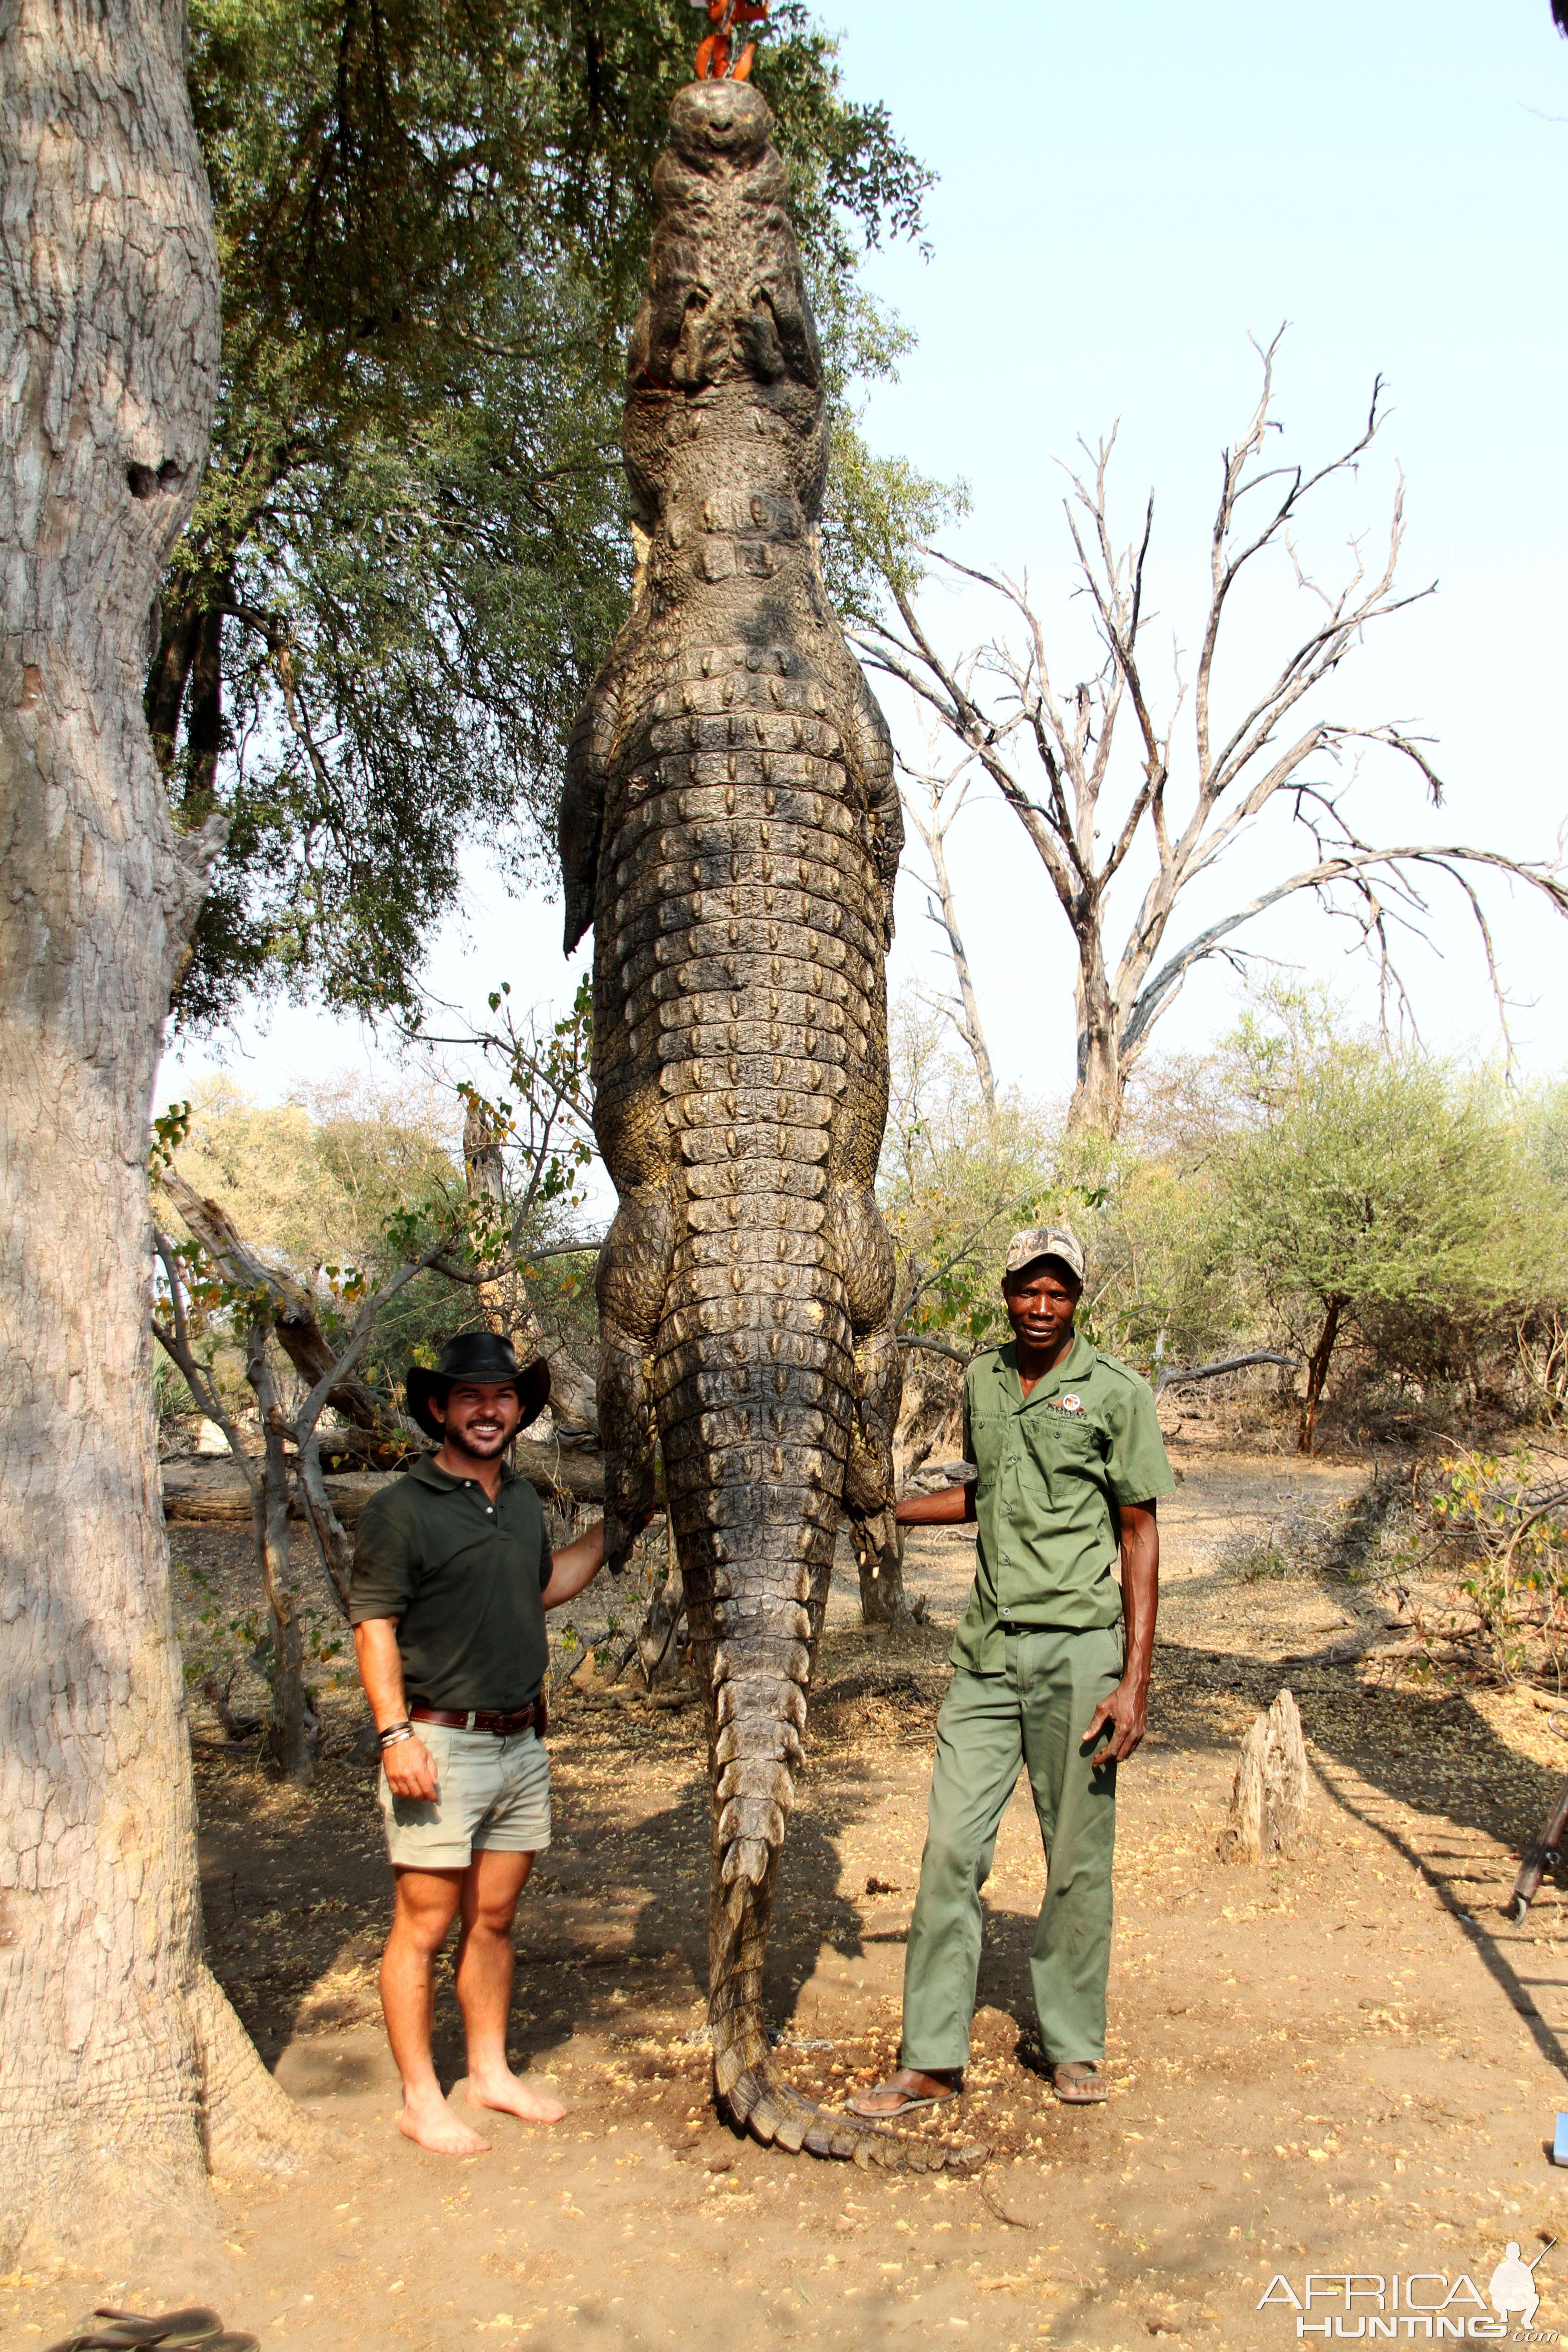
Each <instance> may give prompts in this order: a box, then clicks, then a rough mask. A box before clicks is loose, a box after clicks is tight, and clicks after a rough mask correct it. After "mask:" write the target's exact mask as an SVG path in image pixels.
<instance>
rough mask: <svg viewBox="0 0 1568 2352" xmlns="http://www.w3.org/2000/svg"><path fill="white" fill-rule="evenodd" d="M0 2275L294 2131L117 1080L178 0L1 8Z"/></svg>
mask: <svg viewBox="0 0 1568 2352" xmlns="http://www.w3.org/2000/svg"><path fill="white" fill-rule="evenodd" d="M0 69H3V75H4V79H3V83H0V157H3V161H4V167H5V210H4V215H3V218H0V382H3V383H5V388H6V399H5V410H4V419H3V423H0V540H3V541H4V543H5V549H6V574H5V604H4V610H3V617H0V838H3V841H4V856H5V886H6V887H5V896H4V898H0V1073H3V1076H0V1164H3V1167H4V1179H3V1181H4V1187H5V1191H4V1199H5V1222H4V1229H3V1233H0V1622H3V1623H4V1626H5V1676H4V1680H3V1683H0V1797H3V1811H4V1815H5V1825H6V1827H5V1839H4V1843H3V1845H0V2269H5V2268H9V2267H10V2266H11V2265H12V2263H14V2262H16V2259H17V2258H18V2255H19V2254H20V2253H21V2252H23V2251H24V2250H25V2251H26V2252H27V2253H28V2254H39V2253H42V2252H47V2249H48V2248H49V2247H50V2246H51V2244H52V2245H59V2246H73V2245H74V2246H76V2247H78V2248H79V2249H81V2250H82V2251H84V2252H96V2253H97V2254H99V2255H100V2256H101V2255H103V2254H105V2253H107V2252H110V2251H111V2250H113V2249H116V2248H120V2247H126V2246H129V2245H131V2244H132V2243H135V2244H139V2246H140V2250H141V2252H142V2254H143V2255H145V2254H146V2252H147V2251H148V2247H149V2245H150V2243H151V2242H152V2240H153V2237H154V2236H155V2235H156V2234H157V2233H158V2232H159V2231H161V2230H163V2229H167V2228H168V2227H170V2226H171V2225H172V2226H174V2228H176V2229H181V2228H189V2226H190V2225H191V2224H192V2222H193V2221H195V2222H198V2223H200V2222H202V2221H205V2191H204V2189H203V2178H204V2170H203V2158H204V2143H205V2146H206V2147H207V2149H208V2151H209V2152H211V2153H213V2154H214V2155H215V2156H218V2155H219V2151H220V2150H221V2155H220V2156H219V2160H221V2162H222V2163H223V2165H224V2168H228V2167H229V2166H230V2165H231V2164H233V2163H234V2162H235V2161H236V2160H237V2158H243V2157H244V2156H245V2155H246V2154H247V2153H251V2154H254V2153H255V2152H257V2151H258V2149H259V2148H260V2147H262V2145H263V2144H264V2143H266V2142H267V2141H268V2140H269V2139H272V2138H274V2137H277V2138H281V2139H286V2138H287V2137H289V2135H290V2134H292V2133H294V2132H296V2131H297V2130H298V2126H297V2125H295V2123H294V2122H293V2113H292V2110H291V2109H289V2106H288V2105H287V2102H285V2101H284V2100H283V2099H282V2096H281V2094H280V2093H279V2092H278V2091H277V2090H276V2088H275V2086H274V2085H273V2084H271V2082H270V2080H269V2078H268V2077H267V2076H266V2074H264V2072H263V2071H262V2068H261V2065H260V2062H259V2060H258V2058H257V2057H256V2053H255V2052H254V2051H253V2050H252V2049H251V2048H250V2045H249V2043H248V2042H247V2041H246V2039H245V2037H244V2035H243V2034H242V2033H241V2032H240V2030H239V2027H238V2024H237V2021H236V2019H235V2017H234V2013H233V2011H231V2010H230V2009H229V2007H228V2004H227V2002H226V2000H224V1998H223V1996H222V1994H221V1993H220V1992H219V1991H218V1990H217V1987H216V1984H215V1983H214V1981H213V1979H212V1978H211V1977H210V1975H209V1974H208V1972H207V1970H206V1969H205V1965H204V1962H203V1958H202V1939H201V1915H200V1907H199V1901H198V1895H197V1883H196V1869H195V1838H194V1821H193V1805H192V1793H191V1774H190V1759H189V1752H188V1748H187V1743H186V1738H185V1726H184V1690H183V1684H182V1677H181V1671H180V1659H179V1652H178V1648H177V1645H176V1643H175V1640H174V1627H173V1622H172V1620H171V1615H170V1607H169V1582H168V1559H167V1554H166V1551H165V1548H164V1540H163V1521H162V1516H161V1513H160V1510H159V1506H158V1480H157V1468H156V1452H155V1435H154V1429H153V1400H152V1381H151V1364H150V1360H149V1358H150V1349H151V1339H150V1337H149V1333H148V1328H147V1299H146V1282H147V1263H148V1254H149V1226H148V1215H147V1195H146V1158H147V1146H148V1107H149V1098H150V1096H151V1091H152V1083H153V1065H154V1059H155V1055H156V1053H157V1047H158V1038H159V1031H160V1025H161V1023H162V1019H163V1011H164V1007H165V1006H166V1004H167V1003H168V992H169V980H170V974H171V972H172V971H173V969H174V961H175V958H176V955H177V954H178V952H179V950H180V947H181V944H182V941H183V940H184V935H185V931H186V929H187V927H188V926H189V924H190V922H191V920H192V919H193V916H194V913H195V908H196V906H197V905H198V903H199V900H200V897H201V892H202V888H203V887H204V883H205V861H206V860H208V859H210V857H211V856H212V855H213V853H214V851H215V849H216V843H215V842H214V841H212V840H211V839H210V838H209V837H206V836H201V837H196V838H195V840H194V841H193V848H192V854H191V856H189V857H187V858H182V856H180V855H179V853H178V850H177V847H176V843H175V839H174V833H173V830H172V827H171V825H170V823H169V818H168V814H167V812H166V810H165V808H164V805H163V796H162V793H161V791H160V788H159V784H158V779H157V775H156V772H155V768H154V763H153V752H152V747H151V744H150V741H149V739H148V733H147V726H146V720H145V718H144V716H143V713H142V665H143V664H144V662H145V661H146V658H147V646H148V635H149V629H150V625H151V623H152V618H153V602H154V593H155V590H156V587H157V583H158V578H159V574H160V572H161V571H162V568H163V562H164V560H165V558H166V556H167V554H168V551H169V549H170V547H171V545H172V543H173V541H174V539H175V537H176V536H177V534H178V532H179V530H180V528H181V526H182V524H183V522H184V518H185V516H186V514H187V512H188V511H189V508H190V504H191V501H192V499H194V497H195V489H196V486H197V482H198V479H199V477H200V472H201V467H202V463H203V458H204V456H205V448H206V436H207V425H208V419H209V416H210V414H211V407H212V400H213V393H214V386H215V382H216V368H217V357H218V298H217V271H216V257H215V254H214V248H213V237H212V225H211V219H210V215H209V208H208V202H207V194H206V186H205V179H204V176H203V172H202V166H201V162H200V158H199V155H198V153H197V150H196V144H195V133H194V131H193V129H192V125H191V118H190V110H189V104H188V100H187V98H186V94H185V87H184V7H183V5H178V4H177V0H165V5H162V6H160V5H155V0H91V5H89V0H7V5H5V12H4V16H0Z"/></svg>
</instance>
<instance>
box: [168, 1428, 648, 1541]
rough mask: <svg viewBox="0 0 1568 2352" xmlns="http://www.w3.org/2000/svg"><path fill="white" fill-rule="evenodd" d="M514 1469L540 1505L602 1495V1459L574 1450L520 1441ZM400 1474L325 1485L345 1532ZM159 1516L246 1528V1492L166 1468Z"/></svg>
mask: <svg viewBox="0 0 1568 2352" xmlns="http://www.w3.org/2000/svg"><path fill="white" fill-rule="evenodd" d="M512 1465H513V1467H514V1468H515V1470H516V1471H517V1474H518V1475H519V1477H521V1478H526V1479H527V1480H528V1483H529V1485H530V1486H531V1487H532V1488H533V1490H534V1492H535V1493H536V1494H537V1495H538V1496H539V1497H540V1499H541V1500H542V1502H547V1503H561V1502H573V1503H597V1502H602V1501H603V1500H604V1495H605V1457H604V1455H603V1454H598V1453H588V1452H586V1451H584V1450H581V1449H578V1448H575V1447H574V1448H571V1449H568V1448H566V1447H563V1446H559V1445H556V1444H552V1443H551V1442H550V1441H549V1440H548V1439H546V1440H544V1441H543V1442H542V1443H541V1442H538V1441H536V1440H534V1439H531V1438H526V1437H520V1438H519V1439H518V1440H517V1442H516V1444H515V1445H514V1446H513V1448H512ZM400 1475H402V1474H401V1473H400V1472H398V1471H395V1470H365V1471H356V1472H353V1473H352V1474H351V1475H347V1476H344V1477H329V1478H327V1479H325V1480H323V1482H322V1483H323V1485H324V1486H325V1487H326V1490H327V1499H328V1500H329V1502H330V1503H331V1507H332V1508H333V1510H334V1511H335V1512H336V1513H337V1515H338V1517H339V1518H340V1519H341V1520H342V1524H343V1526H344V1527H345V1528H349V1527H353V1524H354V1522H355V1520H356V1519H357V1518H358V1517H359V1515H360V1513H361V1512H362V1511H363V1508H364V1507H365V1505H366V1504H367V1503H368V1502H369V1500H370V1498H371V1496H373V1495H376V1494H379V1493H380V1491H381V1489H382V1488H383V1487H384V1486H387V1485H389V1484H390V1483H391V1481H392V1480H393V1479H394V1478H395V1477H398V1476H400ZM304 1516H305V1515H304V1511H303V1509H302V1507H301V1506H300V1500H299V1497H298V1496H297V1495H293V1494H291V1495H290V1496H289V1517H290V1518H293V1519H303V1518H304ZM163 1517H164V1518H165V1519H166V1520H168V1521H169V1522H170V1524H171V1525H172V1526H179V1527H248V1526H249V1525H250V1488H249V1487H248V1486H247V1484H246V1481H245V1478H244V1475H243V1474H242V1473H241V1472H240V1471H238V1470H237V1469H235V1468H233V1467H232V1466H231V1465H224V1464H221V1463H219V1464H215V1465H213V1466H212V1467H211V1468H203V1469H200V1470H195V1469H188V1468H186V1467H185V1465H184V1464H180V1463H172V1462H171V1463H167V1464H165V1465H164V1467H163Z"/></svg>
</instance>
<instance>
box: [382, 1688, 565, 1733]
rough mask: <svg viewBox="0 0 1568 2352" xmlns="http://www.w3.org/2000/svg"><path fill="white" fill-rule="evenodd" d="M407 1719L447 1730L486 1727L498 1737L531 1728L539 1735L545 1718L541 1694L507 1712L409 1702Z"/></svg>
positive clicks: (483, 1728) (468, 1729) (484, 1728)
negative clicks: (500, 1713) (526, 1704)
mask: <svg viewBox="0 0 1568 2352" xmlns="http://www.w3.org/2000/svg"><path fill="white" fill-rule="evenodd" d="M408 1720H409V1722H410V1723H438V1724H441V1725H442V1726H443V1727H445V1728H446V1729H447V1731H490V1732H493V1733H494V1734H495V1736H496V1738H498V1739H515V1738H516V1737H517V1735H518V1733H519V1732H521V1731H532V1732H535V1733H537V1735H538V1737H539V1738H541V1739H542V1738H543V1737H544V1727H545V1723H546V1720H547V1717H546V1715H545V1709H544V1701H543V1699H542V1697H541V1698H537V1699H535V1700H534V1703H533V1705H532V1706H514V1707H513V1708H512V1709H511V1712H510V1714H509V1715H487V1714H486V1713H485V1711H484V1709H483V1708H482V1707H477V1706H476V1707H470V1708H469V1709H468V1713H467V1714H466V1715H464V1714H459V1713H458V1711H457V1710H456V1709H455V1708H453V1707H449V1706H411V1707H410V1708H409V1710H408Z"/></svg>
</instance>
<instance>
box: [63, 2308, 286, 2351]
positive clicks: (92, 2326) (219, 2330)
mask: <svg viewBox="0 0 1568 2352" xmlns="http://www.w3.org/2000/svg"><path fill="white" fill-rule="evenodd" d="M155 2346H157V2347H163V2352H198V2347H199V2352H259V2347H258V2343H257V2339H256V2337H255V2336H246V2335H241V2334H239V2333H238V2332H234V2333H230V2332H228V2331H226V2329H225V2327H224V2324H223V2321H222V2319H221V2318H220V2317H219V2316H218V2315H217V2313H216V2311H213V2310H211V2309H209V2308H208V2307H207V2306H205V2305H200V2304H197V2305H189V2306H188V2307H187V2308H186V2309H184V2310H183V2311H168V2312H165V2313H164V2314H163V2316H162V2317H161V2318H143V2317H142V2315H141V2314H140V2313H139V2312H134V2311H116V2310H114V2309H113V2308H112V2307H111V2306H110V2305H107V2304H100V2305H99V2307H98V2309H97V2310H96V2311H95V2312H94V2313H93V2314H92V2316H91V2317H90V2318H89V2319H84V2320H80V2321H79V2322H78V2324H77V2326H76V2327H75V2328H74V2329H73V2330H72V2332H71V2334H70V2335H69V2336H67V2337H66V2338H65V2339H64V2341H63V2342H62V2343H59V2344H55V2345H51V2346H50V2347H49V2352H143V2347H144V2352H153V2347H155Z"/></svg>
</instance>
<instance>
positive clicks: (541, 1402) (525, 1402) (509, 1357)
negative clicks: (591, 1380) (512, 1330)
mask: <svg viewBox="0 0 1568 2352" xmlns="http://www.w3.org/2000/svg"><path fill="white" fill-rule="evenodd" d="M455 1381H487V1382H489V1381H497V1382H500V1381H507V1382H508V1383H509V1384H510V1386H511V1387H512V1388H514V1389H515V1390H516V1391H517V1401H518V1402H519V1404H520V1405H521V1407H522V1419H521V1422H519V1423H518V1427H519V1428H520V1429H526V1428H527V1427H528V1424H529V1423H530V1422H531V1421H534V1420H536V1419H537V1418H538V1416H539V1415H540V1414H541V1413H542V1412H543V1411H544V1408H545V1406H546V1405H547V1404H548V1403H549V1402H550V1367H549V1365H548V1364H547V1363H546V1362H545V1360H544V1359H543V1357H542V1356H536V1357H535V1359H534V1360H533V1362H532V1363H531V1364H524V1365H523V1366H522V1367H521V1370H519V1367H518V1360H517V1358H516V1356H515V1355H514V1354H513V1352H512V1345H511V1341H510V1339H500V1337H498V1335H497V1334H496V1333H495V1332H494V1331H462V1332H459V1333H458V1337H457V1338H456V1339H448V1340H447V1344H446V1346H445V1347H444V1348H443V1349H442V1350H441V1360H440V1362H439V1363H438V1364H437V1367H436V1369H435V1370H434V1371H433V1372H430V1371H426V1369H425V1367H424V1366H423V1365H422V1364H415V1365H413V1366H411V1368H410V1370H409V1374H408V1410H409V1412H411V1413H412V1414H413V1415H414V1418H415V1420H416V1422H417V1423H419V1426H420V1428H421V1429H422V1430H424V1432H425V1433H426V1436H427V1437H433V1438H434V1439H435V1440H436V1443H437V1445H439V1444H440V1443H441V1440H442V1438H443V1437H444V1436H445V1434H446V1432H445V1431H444V1430H443V1428H442V1426H441V1423H439V1422H438V1421H437V1419H436V1417H435V1415H434V1414H433V1413H432V1412H431V1411H430V1400H431V1398H432V1397H434V1396H438V1397H442V1398H444V1397H446V1395H447V1392H448V1391H450V1389H451V1387H452V1385H453V1383H454V1382H455Z"/></svg>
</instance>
